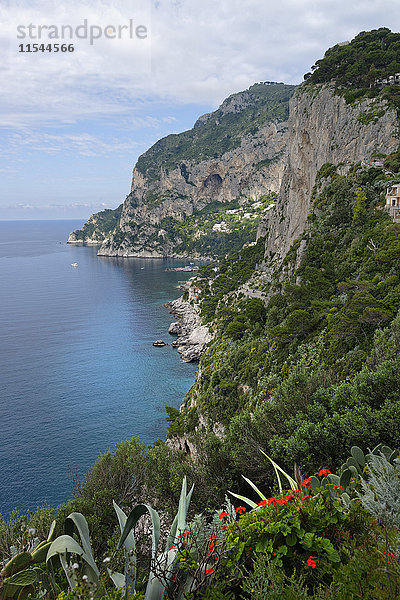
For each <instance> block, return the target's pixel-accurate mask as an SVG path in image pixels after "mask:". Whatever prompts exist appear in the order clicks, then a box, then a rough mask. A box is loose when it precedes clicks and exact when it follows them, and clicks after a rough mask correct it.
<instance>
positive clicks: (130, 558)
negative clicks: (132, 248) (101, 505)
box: [113, 500, 136, 592]
mask: <svg viewBox="0 0 400 600" xmlns="http://www.w3.org/2000/svg"><path fill="white" fill-rule="evenodd" d="M113 506H114V510H115V512H116V513H117V517H118V522H119V527H120V529H121V533H122V532H123V530H124V527H125V525H126V521H127V516H126V514H125V513H124V511H123V510H122V509H121V508H120V507H119V506H118V504H117V503H116V502H114V500H113ZM124 547H125V576H124V579H125V586H127V587H130V588H131V591H132V592H135V589H136V548H135V536H134V535H133V533H132V531H131V532H130V533H128V535H127V537H126V539H125V541H124ZM113 581H114V579H113ZM114 583H115V582H114ZM117 587H122V586H117Z"/></svg>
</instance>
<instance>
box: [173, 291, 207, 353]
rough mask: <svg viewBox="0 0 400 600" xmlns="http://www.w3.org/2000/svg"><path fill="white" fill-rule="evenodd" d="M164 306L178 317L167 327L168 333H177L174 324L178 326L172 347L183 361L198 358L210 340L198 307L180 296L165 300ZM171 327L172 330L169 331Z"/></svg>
mask: <svg viewBox="0 0 400 600" xmlns="http://www.w3.org/2000/svg"><path fill="white" fill-rule="evenodd" d="M165 306H166V307H167V308H168V310H169V312H170V313H172V314H173V315H174V317H175V318H177V319H178V322H177V323H172V324H171V326H170V329H169V332H170V333H177V332H178V331H177V330H178V327H176V326H179V334H178V335H179V337H178V340H177V342H174V344H173V345H174V347H177V348H178V352H179V354H180V355H181V357H182V359H183V360H184V361H186V362H192V361H196V360H199V359H200V356H201V355H202V354H203V352H204V351H205V349H206V347H207V344H208V343H209V342H210V341H211V340H212V334H211V333H210V331H209V329H208V327H206V326H205V325H202V324H201V318H200V312H199V309H198V307H197V306H195V305H193V304H191V303H190V302H186V301H185V300H184V299H183V298H182V297H180V298H178V299H177V300H172V301H171V302H167V304H166V305H165ZM172 326H173V327H172ZM171 328H172V329H173V330H174V331H170V330H171Z"/></svg>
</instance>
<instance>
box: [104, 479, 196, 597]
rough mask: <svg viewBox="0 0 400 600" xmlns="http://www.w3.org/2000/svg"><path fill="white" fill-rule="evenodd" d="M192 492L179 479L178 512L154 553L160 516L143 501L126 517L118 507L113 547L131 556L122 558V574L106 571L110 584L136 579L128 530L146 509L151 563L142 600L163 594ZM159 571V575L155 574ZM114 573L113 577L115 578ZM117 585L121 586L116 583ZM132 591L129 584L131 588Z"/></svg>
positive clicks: (134, 558)
mask: <svg viewBox="0 0 400 600" xmlns="http://www.w3.org/2000/svg"><path fill="white" fill-rule="evenodd" d="M192 494H193V486H192V487H191V489H190V491H189V492H187V482H186V477H184V479H183V482H182V489H181V495H180V499H179V507H178V512H177V513H176V515H175V518H174V521H173V523H172V526H171V530H170V532H169V535H168V538H167V542H166V544H165V547H164V550H163V551H161V552H160V554H158V555H157V549H158V544H159V541H160V517H159V515H158V513H157V511H155V510H154V509H153V508H151V506H149V505H147V504H138V505H137V506H135V508H134V509H133V510H132V511H131V512H130V514H129V515H128V517H127V516H126V515H125V513H123V511H122V510H121V509H119V511H118V510H117V515H118V518H119V522H120V527H121V537H120V539H119V542H118V545H117V550H118V549H119V548H122V546H123V545H124V547H125V552H126V553H128V556H129V555H130V556H132V559H131V560H130V561H129V560H128V561H126V563H125V564H126V565H128V569H126V572H125V576H124V575H122V574H121V573H118V574H116V573H110V576H111V577H112V579H113V581H114V583H115V584H116V585H117V583H118V582H119V583H120V584H122V585H127V582H128V581H130V582H133V584H134V582H135V578H136V556H135V542H134V536H133V535H132V530H133V529H134V527H135V525H136V523H137V522H138V520H139V519H140V517H141V516H142V515H144V514H145V513H146V512H148V513H149V514H150V517H151V520H152V556H151V562H152V567H151V569H150V574H149V579H148V582H147V587H146V594H145V600H162V598H163V596H164V597H165V592H166V591H167V589H168V587H169V585H170V581H171V579H172V577H173V576H174V572H175V571H176V569H177V566H176V560H177V557H178V541H179V536H180V535H182V534H183V533H184V532H185V528H186V518H187V513H188V509H189V504H190V500H191V497H192ZM156 565H157V569H156V570H157V573H156V572H155V566H156ZM159 573H162V576H160V575H159ZM116 575H117V577H115V576H116ZM189 585H190V581H189V580H188V581H187V582H186V584H185V586H184V588H183V589H182V591H181V595H180V597H182V598H184V597H185V596H184V594H185V590H186V589H188V587H189ZM118 587H121V586H118ZM134 590H135V587H134V585H133V587H132V591H134Z"/></svg>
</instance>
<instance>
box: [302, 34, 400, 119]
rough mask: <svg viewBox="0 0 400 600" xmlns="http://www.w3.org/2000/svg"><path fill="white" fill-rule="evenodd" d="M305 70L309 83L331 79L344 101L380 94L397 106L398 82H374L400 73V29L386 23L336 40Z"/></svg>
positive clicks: (399, 101) (399, 86)
mask: <svg viewBox="0 0 400 600" xmlns="http://www.w3.org/2000/svg"><path fill="white" fill-rule="evenodd" d="M312 70H313V72H312V73H307V74H306V75H305V76H304V79H305V80H306V81H307V82H309V83H334V84H335V86H336V88H337V89H338V90H342V93H343V94H344V97H345V99H346V101H347V102H354V101H355V100H358V99H362V98H364V97H369V98H374V97H376V96H378V95H379V96H380V97H382V98H384V99H386V100H388V102H389V103H391V104H393V105H395V106H396V107H397V108H399V107H400V85H399V83H397V85H396V86H389V85H386V86H384V87H383V89H382V90H381V89H380V88H381V87H382V86H378V87H376V86H375V82H376V80H382V79H387V78H388V77H390V76H392V75H395V74H396V73H400V33H393V32H391V31H390V29H388V28H387V27H381V28H380V29H374V30H372V31H362V32H361V33H359V34H358V35H357V36H356V37H355V38H354V39H353V40H352V41H351V42H343V43H341V44H336V46H333V47H332V48H329V50H327V51H326V52H325V55H324V57H323V58H321V59H320V60H317V61H316V63H315V65H314V66H313V67H312Z"/></svg>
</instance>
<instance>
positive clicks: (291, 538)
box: [285, 533, 297, 546]
mask: <svg viewBox="0 0 400 600" xmlns="http://www.w3.org/2000/svg"><path fill="white" fill-rule="evenodd" d="M285 542H286V544H287V545H288V546H294V545H295V544H296V542H297V536H296V535H295V534H294V533H290V534H289V535H287V536H286V538H285Z"/></svg>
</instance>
